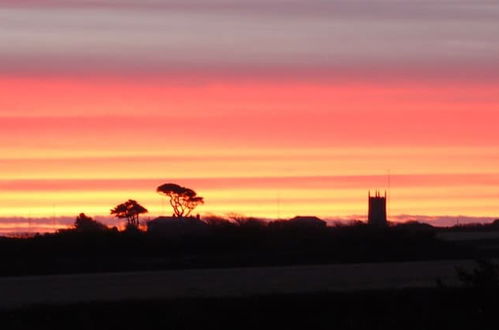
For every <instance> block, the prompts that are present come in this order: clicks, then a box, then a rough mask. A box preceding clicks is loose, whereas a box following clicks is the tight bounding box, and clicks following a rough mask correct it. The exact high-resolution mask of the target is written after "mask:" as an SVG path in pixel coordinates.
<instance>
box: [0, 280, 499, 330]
mask: <svg viewBox="0 0 499 330" xmlns="http://www.w3.org/2000/svg"><path fill="white" fill-rule="evenodd" d="M498 309H499V291H498V290H497V289H494V290H479V289H418V290H396V291H391V290H390V291H372V292H353V293H327V294H326V293H317V294H294V295H274V296H254V297H245V298H205V299H176V300H145V301H144V300H135V301H122V302H115V303H87V304H74V305H64V306H61V305H57V306H33V307H29V308H24V309H19V310H14V311H3V312H0V318H1V319H2V329H5V330H7V329H50V330H55V329H73V330H79V329H85V330H86V329H120V330H122V329H153V328H154V329H240V330H244V329H350V330H356V329H380V330H381V329H383V330H391V329H393V330H399V329H417V330H420V329H438V330H442V329H497V310H498Z"/></svg>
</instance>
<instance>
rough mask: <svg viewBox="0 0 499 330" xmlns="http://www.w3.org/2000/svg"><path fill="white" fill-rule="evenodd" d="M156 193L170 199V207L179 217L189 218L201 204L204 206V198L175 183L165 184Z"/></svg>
mask: <svg viewBox="0 0 499 330" xmlns="http://www.w3.org/2000/svg"><path fill="white" fill-rule="evenodd" d="M156 192H158V193H160V194H163V195H165V196H168V197H170V205H171V206H172V208H173V212H174V214H175V216H177V217H187V216H189V215H190V214H191V212H192V210H194V209H195V208H196V206H198V205H199V204H203V203H204V200H203V197H200V196H198V195H197V193H196V192H195V191H194V190H192V189H189V188H186V187H182V186H179V185H178V184H175V183H165V184H163V185H161V186H159V187H158V188H157V189H156Z"/></svg>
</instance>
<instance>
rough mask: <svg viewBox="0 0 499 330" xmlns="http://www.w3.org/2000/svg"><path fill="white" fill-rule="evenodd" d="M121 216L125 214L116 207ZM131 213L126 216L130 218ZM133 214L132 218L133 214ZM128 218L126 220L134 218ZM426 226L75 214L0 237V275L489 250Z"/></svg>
mask: <svg viewBox="0 0 499 330" xmlns="http://www.w3.org/2000/svg"><path fill="white" fill-rule="evenodd" d="M120 214H122V216H124V217H126V216H127V213H126V212H124V213H120ZM132 219H133V218H132ZM135 219H138V218H135ZM137 222H138V220H137V221H136V222H130V223H131V224H134V223H137ZM436 232H437V230H436V229H435V228H433V227H431V226H424V225H421V224H416V223H410V224H401V225H392V226H389V227H385V228H378V227H372V226H369V225H367V224H365V223H362V222H355V223H351V224H339V225H335V226H332V227H330V226H325V225H323V224H322V222H321V220H320V219H314V218H313V217H301V218H295V219H294V221H282V220H280V221H270V222H267V221H264V220H262V219H257V218H247V217H242V216H237V215H232V216H230V217H229V218H222V217H215V216H212V217H206V218H204V219H202V220H200V219H198V218H195V217H187V218H186V217H184V218H180V217H162V218H158V219H155V220H154V221H151V222H149V225H148V230H147V231H142V230H139V229H138V228H137V227H136V226H131V227H130V228H128V230H126V231H123V232H120V231H118V230H116V229H113V230H106V229H104V228H103V227H102V225H100V224H98V223H97V222H95V221H94V220H92V219H90V218H88V217H86V216H84V215H80V216H79V217H78V219H77V221H76V222H75V228H74V229H71V230H62V231H59V232H57V233H53V234H45V235H37V236H35V237H33V238H24V239H20V238H3V239H0V257H1V258H2V266H1V267H0V275H25V274H49V273H76V272H101V271H130V270H157V269H179V268H200V267H201V268H202V267H241V266H268V265H293V264H328V263H352V262H384V261H408V260H436V259H449V258H477V257H491V256H494V255H499V254H498V253H497V249H496V250H487V251H486V253H485V254H484V252H483V251H482V250H477V249H475V248H474V247H473V246H470V245H466V244H457V243H455V242H447V241H442V240H440V239H438V238H437V237H436Z"/></svg>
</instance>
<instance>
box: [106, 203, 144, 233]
mask: <svg viewBox="0 0 499 330" xmlns="http://www.w3.org/2000/svg"><path fill="white" fill-rule="evenodd" d="M147 212H148V211H147V209H146V208H145V207H143V206H142V205H140V204H139V203H138V202H137V201H134V200H133V199H129V200H127V201H126V202H125V203H122V204H118V205H116V207H115V208H114V209H112V210H111V214H112V215H114V216H115V217H117V218H120V219H126V220H127V226H131V227H136V228H137V227H138V226H139V216H140V215H141V214H143V213H147Z"/></svg>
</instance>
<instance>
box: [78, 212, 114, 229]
mask: <svg viewBox="0 0 499 330" xmlns="http://www.w3.org/2000/svg"><path fill="white" fill-rule="evenodd" d="M74 226H75V229H76V231H80V232H97V231H106V230H108V228H107V226H106V225H105V224H103V223H100V222H98V221H95V220H94V219H92V218H91V217H89V216H87V215H86V214H85V213H80V215H78V216H77V217H76V220H75V224H74Z"/></svg>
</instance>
